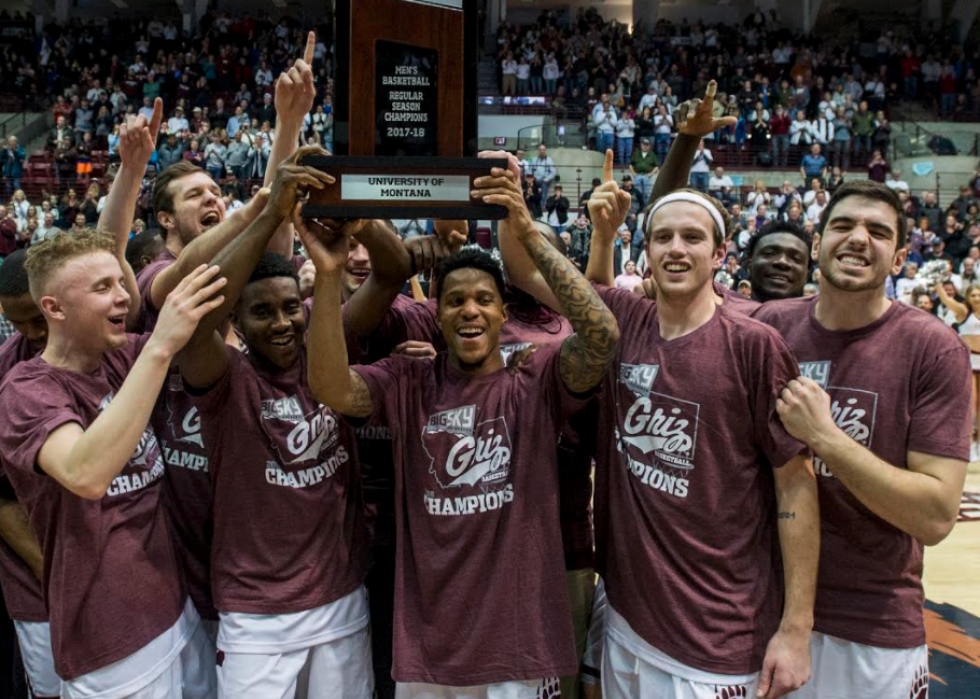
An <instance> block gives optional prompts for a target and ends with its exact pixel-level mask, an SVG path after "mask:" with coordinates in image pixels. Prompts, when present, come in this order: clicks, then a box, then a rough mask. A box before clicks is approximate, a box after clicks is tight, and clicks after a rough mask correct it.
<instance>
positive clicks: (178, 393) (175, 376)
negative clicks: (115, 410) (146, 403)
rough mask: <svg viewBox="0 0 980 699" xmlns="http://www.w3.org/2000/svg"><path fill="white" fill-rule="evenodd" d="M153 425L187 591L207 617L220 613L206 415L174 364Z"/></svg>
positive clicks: (166, 503) (169, 513)
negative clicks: (214, 587)
mask: <svg viewBox="0 0 980 699" xmlns="http://www.w3.org/2000/svg"><path fill="white" fill-rule="evenodd" d="M152 422H153V427H154V430H156V433H157V435H158V437H159V439H160V449H161V451H162V452H163V461H164V463H165V464H166V466H167V469H166V478H165V479H164V480H165V484H166V485H165V488H164V504H165V506H166V510H167V515H168V518H169V521H170V526H171V527H172V532H173V538H174V542H175V543H176V544H177V555H178V557H179V559H180V563H181V565H182V567H183V571H184V579H185V580H186V581H187V592H188V594H189V595H190V598H191V600H192V601H193V602H194V606H195V607H196V608H197V611H198V614H200V615H201V618H202V619H210V620H215V619H217V618H218V614H217V611H216V610H215V608H214V602H213V601H212V599H211V537H212V534H213V522H212V520H211V473H210V468H209V466H208V452H207V450H206V449H205V448H204V437H203V436H202V435H201V415H200V413H199V412H198V409H197V406H196V405H195V404H194V399H193V397H192V396H190V395H189V394H188V393H187V392H186V391H185V390H184V385H183V381H182V380H181V377H180V371H179V370H177V369H174V370H173V371H172V372H171V374H170V376H169V377H168V378H167V383H166V385H165V386H164V390H163V391H161V392H160V398H159V400H158V401H157V405H156V408H155V409H154V411H153V419H152Z"/></svg>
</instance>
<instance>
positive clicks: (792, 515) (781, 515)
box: [778, 512, 796, 519]
mask: <svg viewBox="0 0 980 699" xmlns="http://www.w3.org/2000/svg"><path fill="white" fill-rule="evenodd" d="M778 517H779V519H796V513H795V512H780V513H779V515H778Z"/></svg>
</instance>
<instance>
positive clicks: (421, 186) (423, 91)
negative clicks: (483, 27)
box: [303, 0, 507, 220]
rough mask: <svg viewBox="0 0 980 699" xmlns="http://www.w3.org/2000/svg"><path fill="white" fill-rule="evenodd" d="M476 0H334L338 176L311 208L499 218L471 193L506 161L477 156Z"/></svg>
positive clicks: (366, 214)
mask: <svg viewBox="0 0 980 699" xmlns="http://www.w3.org/2000/svg"><path fill="white" fill-rule="evenodd" d="M476 15H477V9H476V0H336V22H335V26H336V28H337V30H336V31H337V40H336V50H337V53H336V56H337V58H336V65H337V70H336V76H335V78H334V92H335V95H334V101H333V104H334V141H333V142H334V155H332V156H323V157H310V158H307V159H306V160H304V163H303V164H304V165H309V166H311V167H315V168H317V169H319V170H322V171H323V172H326V173H328V174H330V175H332V176H333V177H335V178H336V180H337V183H336V185H334V186H333V187H329V188H327V189H325V190H320V191H317V190H314V191H313V192H311V195H310V200H309V202H308V203H307V204H306V205H305V207H304V209H303V215H304V216H306V217H310V218H389V219H392V218H396V219H397V218H418V219H424V218H429V219H440V218H442V219H467V220H468V219H492V220H496V219H501V218H505V217H506V215H507V210H506V209H505V208H504V207H502V206H496V205H491V204H484V203H483V202H482V201H480V200H478V199H473V198H472V197H471V196H470V191H471V190H472V189H473V180H474V179H475V178H477V177H480V176H482V175H487V174H489V172H490V168H492V167H500V168H506V167H507V162H506V161H504V160H496V159H483V158H477V157H476V153H477V55H476V39H477V17H476Z"/></svg>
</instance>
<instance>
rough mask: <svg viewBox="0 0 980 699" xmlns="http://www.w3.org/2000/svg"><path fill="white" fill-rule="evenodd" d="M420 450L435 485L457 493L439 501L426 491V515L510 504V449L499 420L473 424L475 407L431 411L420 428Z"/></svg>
mask: <svg viewBox="0 0 980 699" xmlns="http://www.w3.org/2000/svg"><path fill="white" fill-rule="evenodd" d="M422 448H423V449H425V453H426V454H427V455H428V456H429V458H430V459H431V463H430V466H429V473H431V474H433V475H434V476H435V479H436V482H437V483H438V484H439V487H440V488H441V489H443V490H449V489H455V490H457V491H458V492H459V493H460V495H459V496H454V497H441V496H439V495H437V494H436V492H435V491H432V490H429V491H426V492H425V493H424V495H423V497H424V499H425V505H426V509H427V510H428V511H429V514H433V515H470V514H475V513H477V512H487V511H490V510H497V509H499V508H501V507H503V506H504V505H505V504H507V503H510V502H513V500H514V487H513V485H512V484H511V483H509V482H508V476H509V475H510V459H511V453H512V445H511V441H510V432H509V431H508V429H507V420H506V419H505V418H503V417H497V418H493V419H491V420H485V421H483V422H480V423H477V422H476V406H475V405H467V406H464V407H461V408H453V409H452V410H445V411H442V412H439V413H436V414H435V415H431V416H430V417H429V420H428V423H427V424H426V426H425V427H424V428H423V429H422Z"/></svg>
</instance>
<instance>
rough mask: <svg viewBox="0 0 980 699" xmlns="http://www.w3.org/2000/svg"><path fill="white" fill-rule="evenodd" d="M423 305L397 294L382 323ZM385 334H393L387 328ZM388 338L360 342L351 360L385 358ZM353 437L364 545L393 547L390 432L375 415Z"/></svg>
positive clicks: (389, 351) (362, 360)
mask: <svg viewBox="0 0 980 699" xmlns="http://www.w3.org/2000/svg"><path fill="white" fill-rule="evenodd" d="M424 305H425V304H420V303H419V302H417V301H414V300H413V299H411V298H409V297H408V296H405V295H404V294H399V295H398V296H396V297H395V300H394V302H393V303H392V304H391V309H390V311H389V312H388V314H387V316H386V321H387V322H389V323H393V322H396V318H397V317H400V316H402V315H403V313H404V314H408V315H411V314H413V313H415V312H418V311H420V310H421V309H415V308H412V307H413V306H424ZM344 308H345V309H346V308H347V307H346V306H344ZM424 315H428V313H427V312H426V313H425V314H424ZM345 318H346V314H345ZM388 332H392V333H394V332H395V331H394V330H393V329H390V330H389V331H388ZM347 336H348V345H350V344H351V342H350V338H352V333H351V332H350V330H349V329H348V330H347ZM391 339H392V338H384V337H382V336H381V335H380V334H377V333H376V334H375V336H374V337H372V338H371V339H370V340H369V341H367V342H365V343H363V344H364V347H363V350H364V354H363V356H362V357H360V359H359V360H354V361H358V362H359V363H362V364H370V363H372V362H376V361H379V360H381V359H384V358H386V357H387V356H388V355H389V354H391V349H393V348H394V345H392V344H391ZM405 339H416V338H415V337H412V338H407V337H406V338H405ZM426 341H427V340H426ZM395 344H396V345H397V344H398V343H397V342H396V343H395ZM354 435H355V436H356V437H357V460H358V463H359V465H360V468H361V483H362V486H363V489H364V515H365V517H364V519H365V524H366V525H367V532H368V542H369V543H370V545H371V546H394V544H395V465H394V462H393V460H392V455H391V431H390V430H389V429H388V425H386V424H384V423H382V422H381V420H380V419H379V417H378V415H377V414H375V415H373V416H372V417H371V419H369V420H368V421H367V422H366V423H365V424H363V425H361V426H360V427H357V428H356V429H355V430H354Z"/></svg>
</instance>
